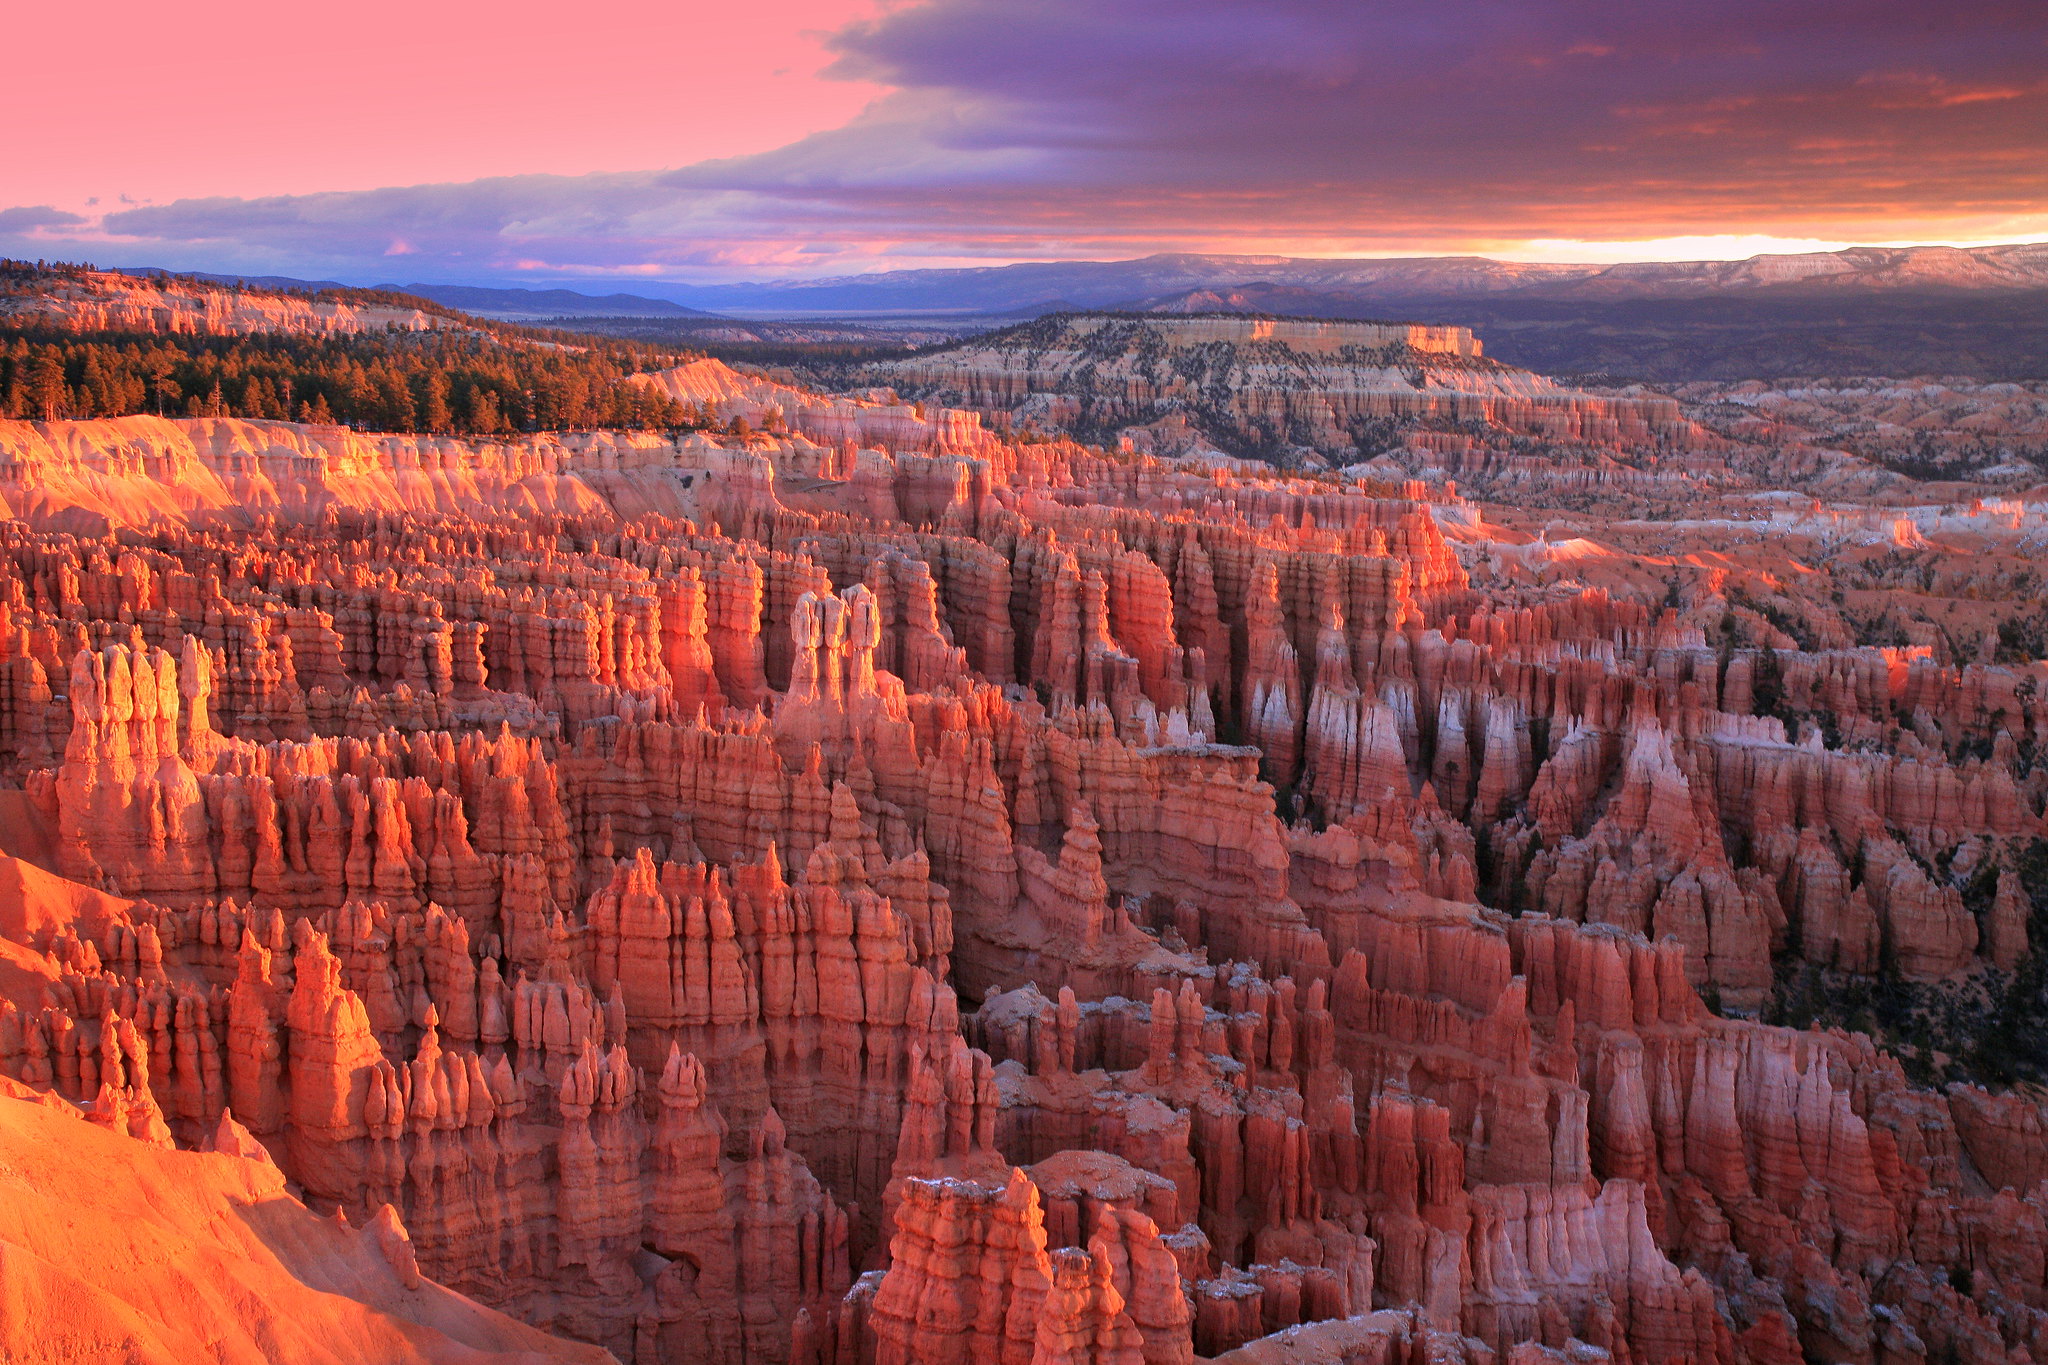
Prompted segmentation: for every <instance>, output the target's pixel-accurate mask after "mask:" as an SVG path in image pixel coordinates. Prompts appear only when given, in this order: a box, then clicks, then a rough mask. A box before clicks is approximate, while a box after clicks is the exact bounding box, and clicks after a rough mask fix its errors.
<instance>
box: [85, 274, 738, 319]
mask: <svg viewBox="0 0 2048 1365" xmlns="http://www.w3.org/2000/svg"><path fill="white" fill-rule="evenodd" d="M117 273H119V274H123V275H135V276H142V277H151V276H156V275H170V274H182V275H188V276H190V277H191V278H193V279H198V280H206V281H208V282H210V283H213V284H244V285H250V286H253V287H254V288H257V289H282V290H291V291H296V292H301V293H312V292H315V291H318V290H322V289H349V288H356V287H365V288H371V289H391V290H396V291H397V292H399V293H401V294H411V295H414V296H415V297H418V298H423V299H431V300H432V301H434V302H435V303H438V304H441V305H443V306H444V307H448V308H459V309H461V310H462V311H463V312H465V313H473V314H475V315H476V316H478V317H484V318H495V319H497V320H499V321H501V322H535V321H540V320H543V319H547V318H560V317H582V318H713V317H716V316H717V314H715V313H706V312H704V311H703V310H702V309H698V308H688V307H685V306H684V305H682V304H680V303H676V302H674V301H672V300H670V299H648V298H642V297H640V296H639V295H637V294H584V293H579V292H578V291H576V290H573V289H510V288H495V287H490V286H484V285H469V284H377V285H368V286H352V285H346V284H343V283H341V281H339V280H301V279H295V278H294V277H292V276H290V275H209V274H206V273H204V272H202V271H169V270H163V269H161V268H159V267H156V266H137V267H132V268H129V269H125V270H121V271H119V272H117Z"/></svg>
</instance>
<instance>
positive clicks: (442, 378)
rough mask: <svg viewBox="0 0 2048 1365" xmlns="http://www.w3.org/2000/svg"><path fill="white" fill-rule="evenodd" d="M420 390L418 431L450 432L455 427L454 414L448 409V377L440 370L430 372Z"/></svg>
mask: <svg viewBox="0 0 2048 1365" xmlns="http://www.w3.org/2000/svg"><path fill="white" fill-rule="evenodd" d="M422 389H423V391H422V392H421V394H420V402H419V413H420V429H421V430H423V431H433V432H443V431H450V430H452V429H453V428H454V426H455V414H454V413H453V412H451V411H450V410H449V408H448V376H447V375H446V374H444V373H443V372H441V371H440V370H433V371H430V372H429V373H428V375H427V382H426V383H425V385H424V386H422Z"/></svg>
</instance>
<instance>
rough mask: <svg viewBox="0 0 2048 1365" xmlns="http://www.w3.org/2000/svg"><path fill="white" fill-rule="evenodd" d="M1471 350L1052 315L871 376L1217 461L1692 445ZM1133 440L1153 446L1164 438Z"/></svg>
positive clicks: (1395, 338) (1664, 419) (1672, 408)
mask: <svg viewBox="0 0 2048 1365" xmlns="http://www.w3.org/2000/svg"><path fill="white" fill-rule="evenodd" d="M1480 350H1481V348H1480V344H1479V342H1478V341H1476V340H1475V339H1474V338H1473V337H1472V335H1471V333H1470V332H1468V331H1466V330H1465V329H1464V328H1459V327H1424V326H1419V325H1409V324H1390V323H1367V322H1314V321H1305V320H1296V319H1276V318H1259V317H1246V316H1240V315H1213V316H1203V315H1195V316H1185V317H1172V318H1166V317H1130V316H1122V315H1115V314H1086V313H1082V314H1054V315H1052V316H1050V317H1046V318H1041V319H1039V320H1038V321H1037V322H1033V323H1027V324H1024V325H1023V326H1021V327H1014V328H1010V329H1007V330H1005V331H1001V332H994V333H990V334H988V335H986V336H980V337H975V338H972V339H970V340H968V341H964V342H961V343H960V344H958V345H956V346H953V347H949V348H947V349H945V350H941V351H937V352H929V353H926V354H923V355H919V356H914V357H910V358H907V359H904V360H898V361H888V362H883V363H880V364H876V365H872V366H869V367H868V372H869V374H870V375H871V376H872V377H873V378H874V379H876V380H877V381H878V382H883V383H888V384H892V385H895V386H896V387H897V388H900V389H902V390H903V391H904V392H906V393H912V394H916V395H919V396H921V397H924V398H928V399H931V400H933V401H936V402H941V403H949V404H954V405H958V406H964V407H968V408H973V409H977V410H982V411H989V412H1003V413H1009V414H1011V415H1012V416H1013V417H1014V418H1016V419H1018V420H1021V421H1027V422H1031V423H1035V424H1037V425H1040V426H1050V427H1056V428H1060V429H1065V430H1072V431H1079V432H1086V433H1089V434H1091V435H1096V436H1101V435H1105V434H1110V433H1114V432H1117V431H1118V430H1120V429H1124V428H1139V429H1142V428H1146V427H1147V426H1148V424H1154V423H1159V422H1161V421H1162V419H1163V420H1164V421H1165V422H1166V423H1167V424H1168V425H1169V426H1172V425H1185V426H1191V427H1193V428H1194V429H1195V431H1196V432H1198V433H1199V434H1201V435H1203V436H1205V437H1206V438H1207V439H1208V440H1210V441H1213V442H1216V443H1219V444H1221V445H1222V446H1223V447H1224V448H1225V449H1226V450H1231V451H1245V452H1258V453H1264V454H1268V455H1276V454H1280V453H1283V452H1285V451H1288V450H1290V449H1293V448H1307V449H1311V450H1314V451H1316V452H1318V453H1320V454H1322V455H1325V456H1328V457H1330V458H1331V459H1333V460H1334V461H1335V462H1337V463H1340V464H1341V463H1345V462H1347V461H1349V460H1352V459H1356V458H1359V457H1360V454H1361V452H1363V453H1364V454H1371V453H1373V452H1375V451H1376V450H1378V449H1381V448H1384V447H1385V446H1387V445H1389V444H1392V443H1394V440H1395V437H1396V434H1397V433H1398V432H1399V431H1401V430H1403V429H1406V428H1411V427H1421V428H1442V429H1447V430H1471V429H1476V430H1483V431H1491V432H1496V433H1503V434H1518V435H1525V436H1541V437H1544V438H1547V439H1550V440H1555V441H1566V442H1577V443H1587V444H1596V445H1597V444H1610V445H1611V444H1618V443H1621V442H1634V443H1646V444H1653V443H1656V442H1659V441H1663V442H1686V441H1689V440H1691V439H1693V437H1694V436H1695V435H1696V429H1695V428H1693V427H1692V425H1691V424H1690V423H1689V422H1687V421H1686V420H1684V419H1683V418H1682V417H1681V416H1680V415H1679V411H1678V406H1677V404H1676V403H1675V402H1673V401H1672V400H1670V399H1666V398H1661V397H1655V396H1630V397H1624V398H1615V397H1596V396H1594V395H1592V394H1587V393H1581V392H1577V391H1574V390H1571V389H1567V388H1564V387H1561V386H1559V385H1557V384H1554V383H1552V382H1551V381H1550V380H1548V379H1545V378H1543V377H1542V376H1540V375H1536V374H1532V373H1530V372H1528V371H1526V370H1517V369H1514V368H1512V367H1509V366H1505V365H1499V364H1496V363H1493V362H1491V361H1488V360H1485V359H1484V358H1483V357H1482V356H1481V354H1480ZM1130 435H1131V436H1132V438H1133V439H1134V440H1138V441H1141V442H1143V443H1145V445H1146V446H1147V448H1152V447H1154V446H1158V445H1159V441H1160V440H1161V438H1162V437H1163V436H1164V435H1165V433H1163V432H1154V431H1145V430H1140V431H1137V432H1133V433H1130ZM1159 448H1161V449H1165V448H1166V447H1164V446H1160V447H1159Z"/></svg>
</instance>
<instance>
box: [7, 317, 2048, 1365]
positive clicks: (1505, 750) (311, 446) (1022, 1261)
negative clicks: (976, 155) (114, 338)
mask: <svg viewBox="0 0 2048 1365" xmlns="http://www.w3.org/2000/svg"><path fill="white" fill-rule="evenodd" d="M87 302H88V303H90V300H89V299H88V300H87ZM145 302H146V301H145ZM79 306H80V307H85V306H86V304H80V305H79ZM100 306H101V305H99V304H96V303H92V304H91V307H93V308H98V307H100ZM124 306H125V305H124ZM136 306H137V307H140V306H142V305H139V304H138V305H136ZM295 306H297V305H295ZM379 306H394V307H395V306H396V305H384V304H380V305H379ZM238 307H241V308H242V311H241V312H228V311H224V310H215V311H216V312H219V313H220V316H221V317H224V318H228V319H230V321H231V322H232V325H235V326H241V325H243V323H244V322H245V321H246V322H247V325H249V326H251V327H257V326H261V325H266V324H265V323H264V319H265V318H266V317H269V316H270V314H272V313H278V312H279V310H280V309H281V308H282V307H283V305H277V306H275V307H272V306H270V305H265V306H264V307H262V308H258V307H255V306H254V305H248V306H246V307H243V306H241V305H238ZM342 307H343V306H342V305H340V304H335V305H331V306H330V305H322V309H323V310H324V311H318V312H317V317H316V322H315V323H313V324H308V325H317V326H318V327H319V328H321V329H323V331H327V330H332V329H333V328H335V327H339V326H341V325H343V322H346V323H347V324H348V325H351V326H353V325H355V322H354V321H352V319H353V318H354V316H355V315H353V314H347V313H345V312H343V311H340V310H341V309H342ZM266 310H267V311H266ZM187 311H188V312H192V313H193V314H194V315H195V316H211V314H207V313H205V311H204V310H201V309H198V308H197V307H196V306H195V308H194V309H192V310H187ZM301 311H303V308H302V310H301ZM244 314H247V317H246V318H245V317H244ZM179 316H183V314H180V315H179ZM420 317H421V319H423V320H422V321H421V322H420V324H419V325H420V326H421V327H422V328H429V325H430V323H431V325H432V326H433V327H438V326H440V324H439V323H438V322H433V321H432V319H431V318H429V317H428V315H426V314H421V315H420ZM336 318H341V319H342V322H337V321H336ZM249 319H254V320H253V321H249ZM376 320H377V319H376V317H371V318H370V322H369V323H365V324H364V325H371V324H374V323H375V322H376ZM222 325H228V324H226V323H224V324H222ZM1289 325H1290V326H1292V327H1293V328H1295V329H1296V330H1295V331H1292V332H1287V331H1284V329H1283V331H1282V332H1281V333H1278V334H1276V333H1275V332H1274V331H1273V330H1272V329H1271V328H1270V327H1267V328H1266V329H1265V330H1263V331H1257V330H1256V328H1257V326H1258V324H1256V323H1253V322H1248V321H1247V320H1245V319H1241V318H1240V319H1232V320H1228V321H1225V320H1219V319H1201V318H1196V319H1192V320H1188V319H1175V320H1171V321H1167V322H1158V321H1151V322H1145V323H1143V324H1138V323H1131V322H1129V321H1128V320H1123V321H1117V320H1111V321H1108V322H1088V323H1086V324H1085V325H1077V324H1076V323H1074V322H1073V321H1072V320H1071V319H1070V318H1061V319H1055V320H1053V321H1050V322H1047V321H1045V320H1041V322H1039V323H1036V324H1032V325H1031V327H1033V328H1036V329H1037V330H1036V331H1031V330H1029V329H1026V332H1025V333H1024V340H1023V342H1021V343H1014V342H1012V341H1006V340H1003V339H1001V338H1000V337H999V338H998V340H997V341H996V342H995V343H991V342H990V341H989V340H988V338H978V339H975V340H974V341H971V342H969V343H966V344H965V346H964V347H963V348H962V349H961V350H959V351H957V352H955V353H952V354H950V355H943V354H942V355H937V356H932V355H920V356H918V357H913V358H911V359H908V360H904V361H901V362H895V364H896V365H897V367H898V378H899V379H900V381H901V392H900V393H898V392H894V391H889V390H883V389H879V388H862V389H859V390H855V391H852V392H845V393H829V392H822V391H818V390H814V389H810V388H806V387H803V386H801V385H800V384H798V383H795V382H794V381H793V377H792V376H790V375H782V376H780V377H777V376H770V375H765V374H761V373H753V372H745V371H740V370H735V369H731V368H728V367H727V366H725V365H723V364H721V363H719V362H717V361H714V360H708V359H699V360H691V361H687V362H686V363H682V364H679V365H676V366H673V367H669V368H664V369H659V370H649V371H647V372H645V373H640V374H636V375H634V376H633V377H632V378H630V379H628V380H625V381H623V382H625V383H629V384H635V385H639V386H641V387H643V388H646V389H648V390H650V391H651V392H653V393H655V394H658V395H660V396H662V397H663V398H665V399H667V400H670V401H672V402H673V403H674V404H676V405H679V407H678V408H677V409H676V410H683V411H688V412H691V413H694V414H697V415H699V416H700V417H701V418H702V419H703V421H702V424H701V425H702V429H700V430H696V431H692V432H665V431H622V430H595V431H583V432H563V433H545V432H543V433H530V434H522V435H512V434H503V435H498V436H488V435H478V436H473V437H466V438H460V439H458V438H456V437H452V436H438V435H425V434H382V433H377V432H374V431H362V430H354V429H350V428H347V427H343V426H339V425H330V424H323V423H306V422H288V421H282V420H258V419H245V418H236V417H224V416H207V415H200V416H190V417H179V418H166V417H158V416H144V415H125V416H108V417H99V418H91V419H77V420H70V419H63V418H55V419H53V420H44V421H26V420H15V421H0V504H4V508H0V512H4V515H5V517H6V520H4V521H0V855H4V856H0V1279H4V1282H5V1288H6V1293H5V1294H0V1355H4V1356H7V1357H8V1358H10V1359H15V1358H19V1359H22V1360H60V1359H62V1360H73V1359H95V1360H100V1359H104V1360H128V1361H138V1362H141V1361H150V1362H153V1361H158V1360H163V1361H172V1360H192V1359H200V1358H204V1359H220V1360H230V1361H241V1360H251V1361H254V1360H275V1361H289V1362H300V1361H337V1362H339V1361H372V1360H374V1361H449V1362H456V1361H464V1362H469V1361H475V1362H483V1361H499V1360H503V1361H511V1360H539V1359H561V1360H571V1361H575V1360H598V1359H602V1358H603V1353H605V1352H609V1353H610V1355H611V1356H612V1357H613V1358H615V1359H616V1360H618V1361H620V1362H633V1365H659V1363H661V1362H707V1363H715V1365H741V1363H742V1362H761V1363H762V1365H784V1363H785V1362H791V1363H793V1365H909V1363H910V1362H919V1363H920V1365H922V1363H924V1362H933V1363H935V1365H953V1363H954V1362H959V1363H960V1365H966V1363H967V1362H975V1365H984V1363H988V1365H993V1363H995V1362H1001V1363H1002V1365H1060V1363H1061V1362H1073V1363H1075V1365H1080V1363H1081V1362H1088V1363H1089V1365H1141V1363H1142V1365H1191V1362H1193V1361H1195V1360H1197V1359H1213V1360H1222V1361H1230V1362H1233V1365H1254V1363H1255V1362H1256V1363H1257V1365H1279V1363H1280V1362H1298V1363H1300V1365H1309V1363H1311V1362H1314V1363H1317V1365H1324V1363H1327V1365H1337V1363H1338V1362H1342V1363H1343V1365H1397V1363H1398V1365H1419V1363H1420V1362H1431V1365H1540V1363H1545V1362H1548V1363H1551V1365H1563V1363H1564V1362H1574V1365H1591V1363H1592V1362H1600V1361H1608V1362H1617V1363H1621V1362H1628V1363H1631V1365H1677V1363H1678V1362H1690V1365H1737V1363H1738V1362H1749V1363H1750V1365H1789V1363H1791V1362H1799V1361H1817V1362H1855V1363H1856V1365H1908V1363H1909V1362H1928V1363H1929V1365H1935V1363H1936V1362H1951V1361H1957V1362H1960V1361H1969V1362H1987V1363H1989V1362H2006V1363H2007V1365H2024V1363H2025V1362H2038V1361H2043V1360H2048V1259H2044V1258H2048V1136H2044V1117H2048V1114H2044V1100H2043V1093H2044V1092H2043V1090H2042V1088H2041V1087H2042V1084H2043V1083H2044V1082H2048V821H2044V815H2043V811H2044V806H2048V696H2044V692H2048V686H2044V684H2048V662H2044V661H2043V657H2042V656H2043V655H2044V653H2048V613H2044V609H2043V606H2042V591H2041V589H2042V586H2043V583H2042V579H2041V576H2040V575H2041V570H2040V568H2039V565H2040V564H2041V562H2042V557H2043V551H2044V548H2048V494H2044V490H2043V488H2042V486H2041V480H2042V469H2041V465H2040V464H2039V462H2038V457H2039V456H2040V455H2041V452H2042V448H2043V442H2044V440H2048V398H2044V396H2043V393H2042V390H2041V388H2040V386H2039V385H2031V386H2030V385H2027V384H1981V383H1977V382H1975V381H1972V380H1966V379H1960V378H1953V377H1951V378H1944V379H1933V378H1921V379H1913V380H1895V379H1884V380H1853V381H1846V380H1843V381H1827V382H1820V381H1799V382H1793V381H1776V380H1767V379H1759V380H1757V381H1754V382H1750V383H1741V384H1732V383H1730V384H1724V383H1719V382H1716V383H1712V384H1708V383H1701V384H1696V385H1690V386H1679V387H1676V388H1673V389H1671V390H1669V391H1665V392H1657V393H1652V392H1649V391H1646V390H1642V389H1638V388H1635V387H1632V386H1631V387H1627V388H1612V389H1599V388H1572V387H1570V386H1568V385H1563V384H1558V383H1553V382H1552V381H1549V380H1546V379H1543V378H1542V377H1541V376H1537V375H1532V374H1530V373H1529V372H1527V371H1520V370H1515V369H1513V368H1512V367H1507V366H1499V365H1496V364H1494V363H1493V362H1490V361H1486V360H1483V359H1482V358H1481V355H1480V350H1479V348H1478V345H1477V343H1476V342H1473V341H1472V340H1471V338H1470V337H1469V335H1464V336H1462V337H1460V336H1456V335H1452V333H1454V332H1456V330H1457V329H1448V328H1439V329H1409V330H1408V331H1404V332H1402V333H1401V334H1400V335H1393V334H1392V330H1393V329H1386V328H1379V329H1363V327H1362V325H1360V324H1349V323H1330V322H1295V323H1292V324H1289ZM1133 328H1136V329H1138V331H1133V330H1132V329H1133ZM1346 328H1353V329H1358V330H1356V334H1355V335H1354V334H1351V333H1347V332H1345V331H1344V330H1343V329H1346ZM1119 329H1121V330H1119ZM1248 329H1251V330H1248ZM1139 331H1142V332H1143V335H1139V334H1138V333H1139ZM1382 333H1387V334H1386V335H1382ZM1147 337H1150V338H1152V339H1151V340H1147V339H1146V338H1147ZM1219 346H1222V347H1226V348H1230V349H1228V351H1227V353H1226V352H1225V351H1223V350H1218V349H1217V348H1218V347H1219ZM1005 348H1007V349H1005ZM1276 348H1277V349H1276ZM1283 352H1284V354H1283ZM1020 357H1021V358H1020ZM1191 357H1195V358H1200V363H1199V364H1198V363H1196V359H1191ZM1083 365H1085V366H1087V367H1088V369H1087V375H1088V377H1087V381H1086V383H1085V384H1077V383H1076V382H1075V381H1074V380H1073V377H1072V376H1073V374H1074V372H1075V370H1076V367H1079V366H1083ZM913 398H915V399H916V400H917V401H912V399H913ZM1077 432H1078V433H1079V434H1080V435H1081V436H1084V437H1086V438H1087V440H1088V441H1089V442H1090V443H1089V444H1083V443H1082V442H1081V441H1080V440H1077V439H1076V433H1077ZM1246 441H1249V442H1250V443H1251V444H1253V445H1258V446H1261V447H1262V448H1264V449H1267V450H1268V452H1269V453H1272V454H1274V456H1275V458H1276V459H1278V460H1279V462H1280V463H1281V464H1282V465H1285V466H1287V468H1284V469H1283V468H1276V467H1275V464H1274V463H1270V462H1261V461H1256V460H1251V459H1246V458H1242V457H1241V451H1242V446H1243V443H1244V442H1246ZM1234 449H1236V450H1237V451H1238V452H1239V453H1233V450H1234Z"/></svg>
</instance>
